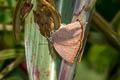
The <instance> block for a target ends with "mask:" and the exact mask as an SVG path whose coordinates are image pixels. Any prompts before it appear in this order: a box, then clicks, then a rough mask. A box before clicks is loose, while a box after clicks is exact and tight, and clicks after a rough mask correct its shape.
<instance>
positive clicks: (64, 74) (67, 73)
mask: <svg viewBox="0 0 120 80" xmlns="http://www.w3.org/2000/svg"><path fill="white" fill-rule="evenodd" d="M91 1H92V2H91ZM95 1H96V0H76V5H75V9H74V12H73V18H72V22H75V21H76V20H79V21H81V22H82V23H84V24H83V26H84V27H85V33H84V34H85V37H84V41H83V46H82V47H83V48H82V49H83V50H84V47H85V43H86V39H87V34H88V31H89V27H88V24H86V22H87V23H89V22H90V18H91V14H92V11H93V7H94V5H95ZM88 6H89V9H87V10H86V8H87V7H88ZM84 7H85V8H84ZM79 13H80V14H79ZM76 14H77V15H76ZM83 50H82V52H81V53H79V56H80V55H82V54H83ZM76 64H77V60H76V61H75V62H74V64H70V63H68V62H66V61H64V60H62V64H61V70H60V75H59V80H73V79H74V75H75V70H76Z"/></svg>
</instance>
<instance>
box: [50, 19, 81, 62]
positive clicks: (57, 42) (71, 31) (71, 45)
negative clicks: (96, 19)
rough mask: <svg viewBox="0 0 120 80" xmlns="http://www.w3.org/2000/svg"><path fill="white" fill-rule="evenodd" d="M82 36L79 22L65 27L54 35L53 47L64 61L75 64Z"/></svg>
mask: <svg viewBox="0 0 120 80" xmlns="http://www.w3.org/2000/svg"><path fill="white" fill-rule="evenodd" d="M81 34H82V29H81V24H80V23H79V21H77V22H74V23H71V24H68V25H65V26H63V27H61V28H60V29H58V30H57V31H56V32H55V33H53V34H52V36H51V37H52V42H53V45H54V47H55V49H56V51H57V52H58V54H59V55H60V56H61V57H62V58H63V59H64V60H66V61H68V62H71V63H73V61H74V59H75V57H76V56H77V53H78V50H79V48H80V44H81V36H82V35H81Z"/></svg>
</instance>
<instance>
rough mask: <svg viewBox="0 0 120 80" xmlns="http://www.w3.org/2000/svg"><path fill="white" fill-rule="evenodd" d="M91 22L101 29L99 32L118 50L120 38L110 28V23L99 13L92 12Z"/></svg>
mask: <svg viewBox="0 0 120 80" xmlns="http://www.w3.org/2000/svg"><path fill="white" fill-rule="evenodd" d="M93 22H94V24H96V25H97V27H98V28H99V29H100V30H101V32H102V33H103V34H104V35H105V36H106V38H107V40H108V41H109V43H110V44H111V45H112V46H113V47H115V48H116V49H117V50H118V51H120V38H119V35H118V34H117V33H116V32H115V31H114V30H113V29H112V25H110V24H109V23H108V22H107V21H106V20H105V19H104V18H103V17H102V16H101V15H100V14H99V13H97V12H94V15H93Z"/></svg>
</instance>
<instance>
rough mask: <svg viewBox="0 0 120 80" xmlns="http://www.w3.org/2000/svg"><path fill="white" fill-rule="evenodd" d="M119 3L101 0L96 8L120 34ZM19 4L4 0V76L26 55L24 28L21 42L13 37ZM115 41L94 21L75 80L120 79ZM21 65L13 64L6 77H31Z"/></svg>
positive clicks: (0, 59) (0, 5)
mask: <svg viewBox="0 0 120 80" xmlns="http://www.w3.org/2000/svg"><path fill="white" fill-rule="evenodd" d="M119 2H120V1H119V0H98V2H97V4H96V7H95V8H96V11H97V12H99V13H100V15H102V16H103V17H104V18H105V20H107V22H108V23H109V24H110V25H112V26H113V27H112V30H114V31H115V32H116V33H117V34H118V35H120V12H119V11H120V8H119V5H120V3H119ZM106 4H107V5H106ZM15 6H16V0H0V77H1V73H2V71H3V70H5V69H6V67H7V66H9V65H10V64H12V63H14V61H15V60H16V58H18V57H24V40H23V38H24V37H23V31H24V30H22V39H21V41H20V44H16V41H15V39H14V36H13V29H12V19H13V13H14V9H15ZM66 6H67V5H66ZM63 13H64V12H63ZM62 15H65V13H64V14H62ZM68 16H71V15H68ZM93 16H94V15H93ZM66 18H67V17H66ZM67 19H68V18H67ZM63 21H65V20H63ZM67 21H68V20H66V23H68V22H67ZM111 44H112V43H110V42H109V41H108V39H107V38H106V36H105V35H103V34H102V31H100V30H99V29H98V25H94V22H91V29H90V32H89V36H88V41H87V45H86V47H85V52H84V57H83V60H82V63H80V64H79V65H78V67H77V70H76V71H77V72H76V73H77V74H76V76H75V80H120V76H119V74H120V62H119V58H120V53H119V50H117V49H116V47H114V46H113V45H111ZM22 60H24V59H23V58H22ZM22 60H20V61H22ZM18 62H19V61H18ZM20 63H21V62H19V64H20ZM22 63H23V62H22ZM19 64H17V67H15V68H14V67H12V70H11V71H10V72H9V71H7V72H6V73H7V74H6V75H5V76H4V75H3V76H4V77H3V79H2V80H28V75H27V74H26V71H25V69H24V68H23V67H22V66H23V64H22V65H21V64H20V65H19Z"/></svg>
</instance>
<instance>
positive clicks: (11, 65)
mask: <svg viewBox="0 0 120 80" xmlns="http://www.w3.org/2000/svg"><path fill="white" fill-rule="evenodd" d="M22 61H23V57H18V58H17V59H16V60H15V61H14V62H12V63H11V64H10V65H8V66H7V67H6V68H5V69H3V70H2V71H1V73H0V80H2V79H3V78H4V77H5V76H6V75H7V74H8V73H9V72H11V71H12V70H13V69H14V68H15V67H17V66H18V65H19V64H20V63H21V62H22Z"/></svg>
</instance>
